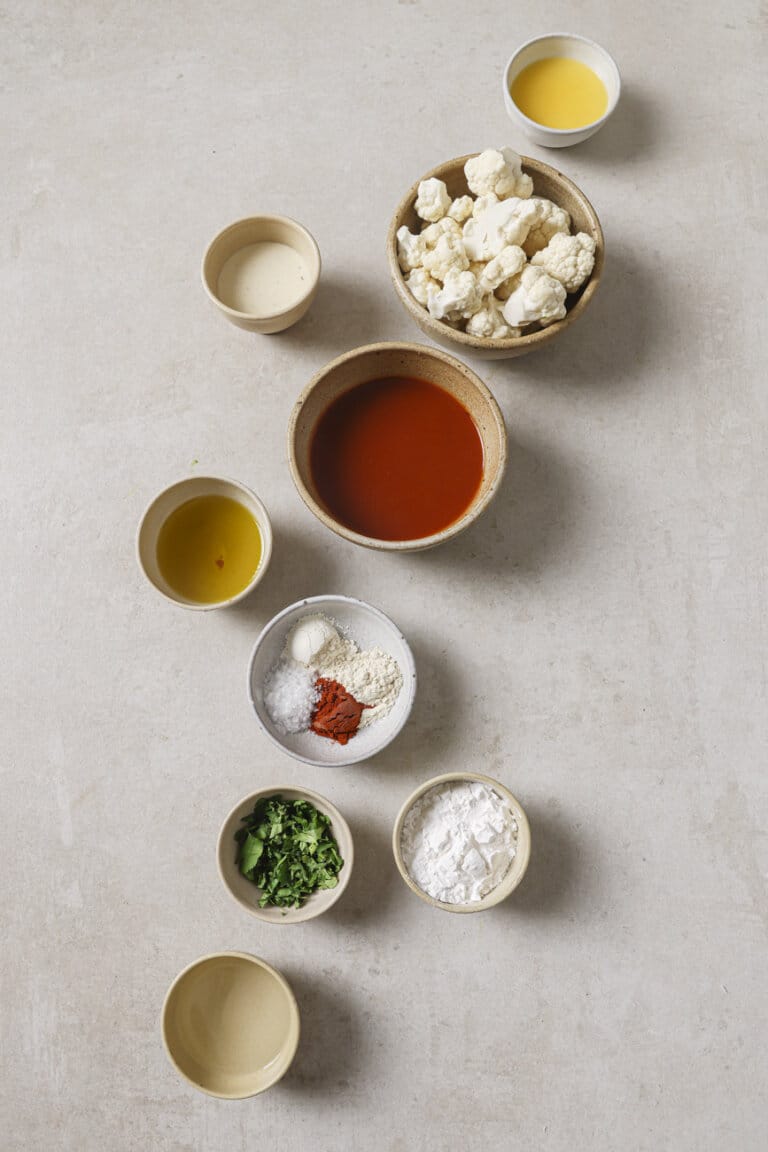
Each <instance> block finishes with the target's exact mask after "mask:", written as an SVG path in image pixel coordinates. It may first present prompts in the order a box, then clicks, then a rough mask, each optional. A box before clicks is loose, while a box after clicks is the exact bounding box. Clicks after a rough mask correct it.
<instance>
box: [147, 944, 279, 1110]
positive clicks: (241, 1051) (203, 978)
mask: <svg viewBox="0 0 768 1152" xmlns="http://www.w3.org/2000/svg"><path fill="white" fill-rule="evenodd" d="M161 1024H162V1032H163V1043H164V1045H165V1050H166V1052H167V1054H168V1058H169V1060H170V1061H171V1063H172V1064H173V1066H174V1068H175V1069H176V1071H177V1072H178V1073H179V1074H180V1075H181V1076H183V1077H184V1079H185V1080H188V1081H189V1083H190V1084H192V1085H193V1086H194V1087H195V1088H198V1089H199V1090H200V1091H201V1092H206V1093H207V1094H208V1095H209V1096H218V1097H220V1098H221V1099H222V1100H244V1099H245V1098H246V1097H247V1096H257V1095H258V1094H259V1092H264V1091H266V1089H267V1088H271V1087H272V1085H273V1084H276V1083H277V1081H278V1080H280V1078H281V1077H282V1076H284V1075H285V1073H286V1072H287V1070H288V1068H289V1067H290V1064H291V1061H292V1060H293V1057H294V1055H295V1053H296V1048H297V1046H298V1043H299V1009H298V1005H297V1004H296V998H295V997H294V995H293V992H292V991H291V988H290V985H289V984H288V981H287V980H286V979H285V977H284V976H282V975H281V974H280V973H279V972H278V971H276V969H274V968H272V967H271V965H269V964H267V963H266V961H264V960H259V959H258V957H256V956H249V955H248V954H247V953H245V952H215V953H213V954H212V955H210V956H203V957H202V958H201V959H200V960H195V962H194V963H193V964H190V965H189V967H188V968H185V969H184V971H183V972H181V973H180V974H179V975H178V976H177V977H176V979H175V980H174V982H173V984H171V987H170V989H169V990H168V994H167V996H166V998H165V1003H164V1004H163V1011H162V1018H161Z"/></svg>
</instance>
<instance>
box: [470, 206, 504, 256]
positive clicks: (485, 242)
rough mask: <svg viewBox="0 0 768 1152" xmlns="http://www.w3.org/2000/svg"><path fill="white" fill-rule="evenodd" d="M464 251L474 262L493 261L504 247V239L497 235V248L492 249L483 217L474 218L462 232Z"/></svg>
mask: <svg viewBox="0 0 768 1152" xmlns="http://www.w3.org/2000/svg"><path fill="white" fill-rule="evenodd" d="M461 238H462V242H463V244H464V251H465V252H466V254H467V256H468V257H469V259H470V260H472V261H477V260H482V261H483V262H485V261H486V260H492V259H493V257H494V256H496V255H498V253H499V252H500V251H501V249H502V248H503V247H504V241H503V239H502V238H501V237H500V236H499V235H498V233H496V240H497V246H496V248H495V249H494V248H492V247H491V238H490V236H489V235H488V229H487V228H486V226H485V221H484V218H483V217H482V216H479V217H478V216H472V217H471V218H470V219H469V220H467V222H466V223H465V225H464V227H463V228H462V230H461Z"/></svg>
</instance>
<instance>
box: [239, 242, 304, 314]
mask: <svg viewBox="0 0 768 1152" xmlns="http://www.w3.org/2000/svg"><path fill="white" fill-rule="evenodd" d="M308 287H309V269H308V268H307V265H306V264H305V263H304V261H303V259H302V258H301V256H300V255H299V253H298V252H297V251H296V250H295V249H294V248H291V247H290V245H288V244H278V243H276V242H275V241H273V240H263V241H261V242H260V243H258V244H247V245H246V247H245V248H240V249H239V251H237V252H234V253H233V254H232V255H231V256H230V258H229V260H227V261H226V263H225V264H224V265H223V267H222V269H221V272H220V273H219V283H218V294H219V299H220V300H221V302H222V303H223V304H226V305H227V307H228V308H234V310H235V311H236V312H247V313H249V314H250V315H252V316H269V315H271V314H272V313H273V312H282V311H283V310H284V309H286V308H290V307H292V306H293V305H294V304H297V303H298V301H299V300H300V299H301V297H302V296H303V295H304V293H305V292H306V291H307V288H308Z"/></svg>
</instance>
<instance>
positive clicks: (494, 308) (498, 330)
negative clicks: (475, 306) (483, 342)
mask: <svg viewBox="0 0 768 1152" xmlns="http://www.w3.org/2000/svg"><path fill="white" fill-rule="evenodd" d="M466 332H467V335H468V336H480V337H485V338H486V339H487V338H488V337H491V338H493V339H495V340H500V339H502V338H503V337H504V336H519V335H520V331H519V329H516V328H510V326H509V325H508V324H507V323H506V322H505V320H504V317H503V316H502V314H501V308H500V307H499V305H498V303H497V301H496V300H495V299H494V298H493V296H486V297H485V298H484V300H483V304H482V307H481V308H480V309H479V311H477V312H475V314H474V315H473V316H470V318H469V320H468V321H467V328H466Z"/></svg>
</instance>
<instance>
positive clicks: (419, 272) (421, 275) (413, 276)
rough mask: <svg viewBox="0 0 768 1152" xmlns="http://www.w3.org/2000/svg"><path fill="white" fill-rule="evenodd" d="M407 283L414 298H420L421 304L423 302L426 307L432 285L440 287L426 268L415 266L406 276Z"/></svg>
mask: <svg viewBox="0 0 768 1152" xmlns="http://www.w3.org/2000/svg"><path fill="white" fill-rule="evenodd" d="M405 283H406V284H407V285H408V290H409V291H410V293H411V296H413V298H414V300H418V302H419V304H423V305H424V307H425V308H426V306H427V295H428V292H429V287H430V285H431V284H434V286H435V288H439V287H440V285H439V284H438V282H437V280H433V279H432V277H431V276H430V274H429V272H427V270H426V269H425V268H414V269H413V271H412V272H411V273H410V275H409V276H406V278H405Z"/></svg>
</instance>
